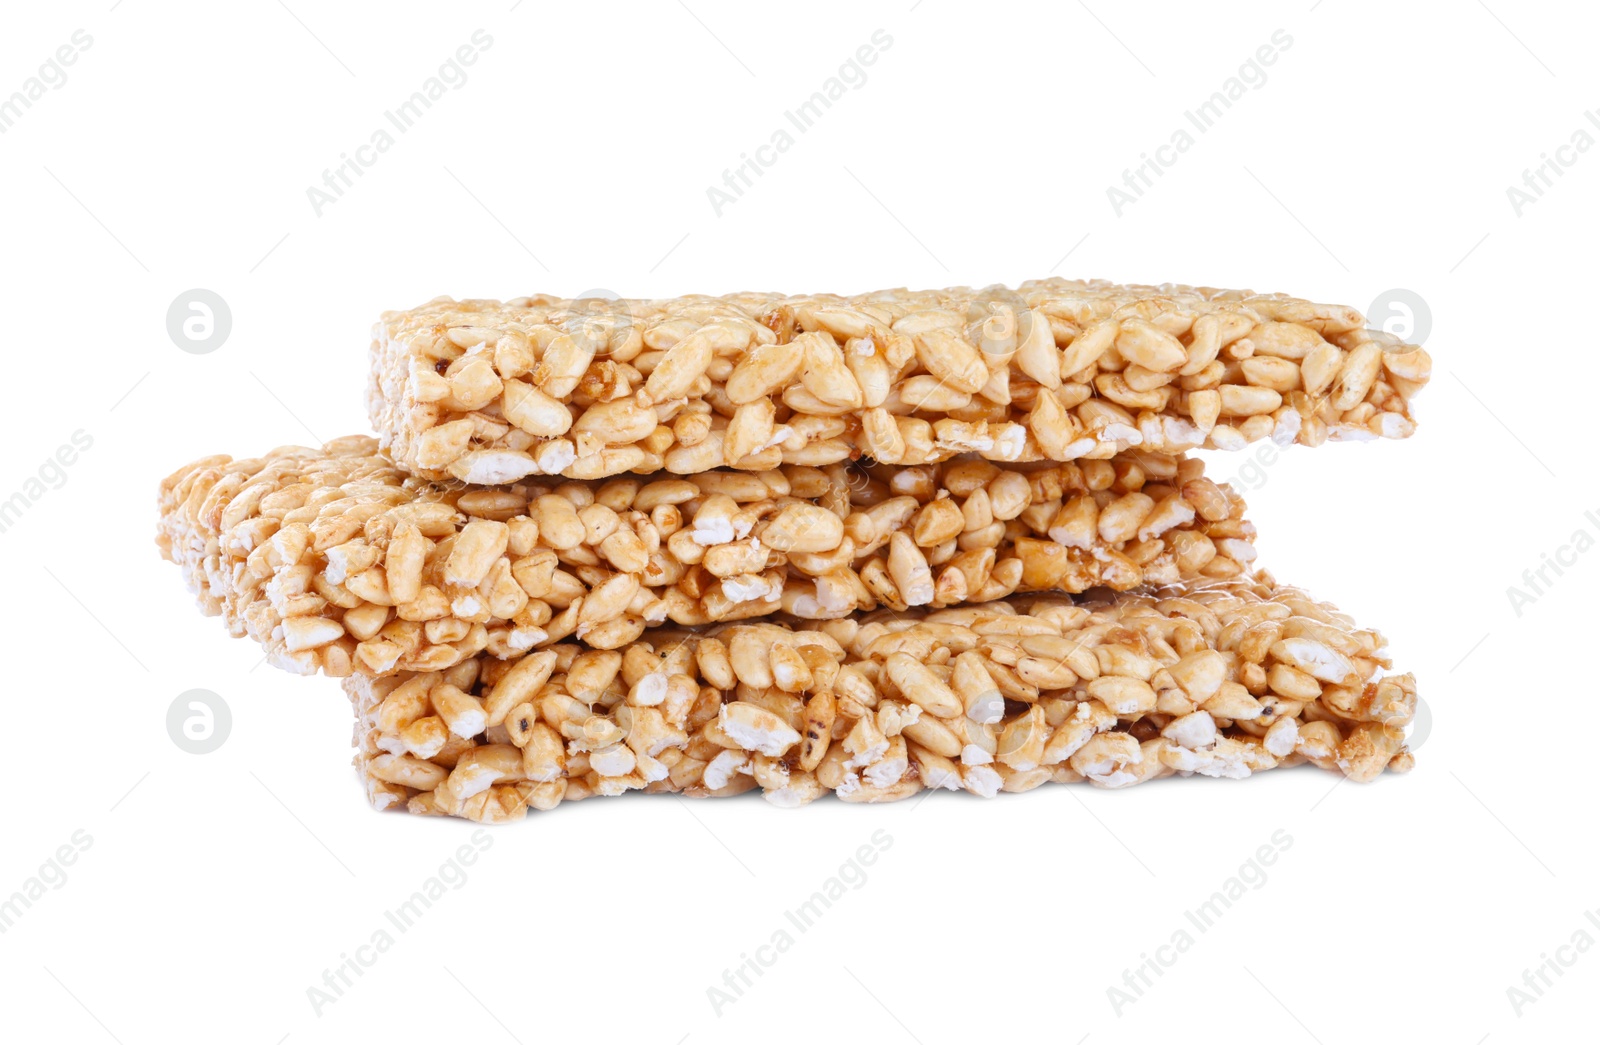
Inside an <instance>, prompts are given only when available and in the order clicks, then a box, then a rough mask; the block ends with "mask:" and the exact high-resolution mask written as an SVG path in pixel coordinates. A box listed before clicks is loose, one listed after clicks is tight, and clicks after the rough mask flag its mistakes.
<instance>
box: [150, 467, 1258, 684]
mask: <svg viewBox="0 0 1600 1045" xmlns="http://www.w3.org/2000/svg"><path fill="white" fill-rule="evenodd" d="M160 500H161V524H160V530H159V536H158V539H157V543H158V544H159V545H160V547H161V550H162V553H163V555H164V556H165V557H166V558H168V559H170V560H171V561H173V562H176V563H178V564H179V565H180V566H181V567H182V568H183V572H184V577H185V580H186V582H187V584H188V586H189V588H190V590H191V591H193V592H195V594H196V595H197V596H198V599H199V604H200V606H201V608H202V610H204V611H205V612H206V613H207V614H209V615H218V614H220V615H222V616H223V617H224V618H225V620H226V622H227V625H228V628H229V630H230V631H231V632H232V633H233V634H234V635H246V634H247V635H249V636H250V637H252V638H254V639H255V640H256V641H258V642H260V643H261V644H262V645H263V646H264V647H265V648H266V650H267V652H268V656H269V659H270V660H271V661H272V662H273V663H274V664H275V665H277V666H279V667H282V668H285V669H287V670H290V671H294V672H297V673H302V674H310V673H315V672H317V671H319V670H320V671H322V672H324V673H326V674H329V675H337V676H342V675H349V674H351V673H357V674H363V675H374V676H378V675H385V674H388V673H391V672H394V671H401V670H404V671H438V670H443V669H446V668H450V667H452V666H453V665H455V664H457V663H459V662H461V661H463V660H467V659H470V658H473V657H475V656H477V655H478V654H480V653H487V654H489V655H491V656H494V657H518V656H521V655H522V654H524V653H526V652H528V651H529V650H532V649H537V648H541V647H545V646H549V645H551V644H554V643H559V642H563V641H566V640H569V639H578V640H581V641H583V642H584V643H586V644H587V645H588V646H590V647H592V648H596V649H619V648H623V647H626V646H628V645H629V644H630V643H632V642H634V641H635V640H637V639H639V638H640V636H641V634H642V633H643V632H644V629H645V628H646V626H648V625H655V624H663V623H668V622H670V623H673V624H677V625H684V626H698V625H706V624H716V623H726V622H728V621H734V620H741V619H747V618H751V617H756V616H765V615H770V614H775V613H779V612H782V613H785V614H788V615H790V616H792V617H795V618H802V619H826V618H838V617H843V616H846V615H848V614H851V613H856V612H859V611H865V610H871V609H874V608H877V607H888V608H891V609H894V610H898V611H903V610H906V609H907V608H908V607H916V606H927V607H943V606H950V605H955V604H958V603H962V602H978V603H986V602H991V601H993V600H996V599H1000V598H1003V597H1006V596H1010V595H1012V594H1013V593H1015V592H1019V591H1021V592H1032V591H1046V590H1061V591H1067V592H1081V591H1084V590H1085V589H1087V588H1090V587H1092V586H1106V587H1110V588H1113V589H1119V590H1120V589H1128V588H1132V587H1135V586H1138V585H1143V584H1171V583H1175V582H1179V581H1188V580H1197V579H1205V578H1212V579H1221V578H1230V577H1237V576H1240V575H1243V574H1247V573H1248V572H1249V571H1250V569H1251V564H1252V562H1253V560H1254V558H1255V548H1254V546H1253V544H1252V538H1253V537H1254V535H1255V528H1254V526H1253V525H1252V524H1251V523H1249V522H1248V521H1247V520H1246V519H1245V518H1244V510H1245V506H1244V502H1243V501H1242V500H1241V499H1240V498H1239V497H1238V496H1237V495H1236V494H1235V493H1234V492H1233V490H1232V488H1231V487H1228V486H1226V485H1223V486H1219V485H1218V484H1216V483H1214V482H1212V481H1211V480H1209V479H1207V478H1206V477H1205V476H1204V474H1203V471H1202V465H1201V462H1200V461H1199V460H1197V459H1185V458H1176V457H1168V456H1161V455H1152V454H1139V453H1133V452H1129V453H1124V454H1121V455H1118V456H1117V457H1115V458H1112V459H1111V460H1107V461H1102V460H1084V461H1080V462H1074V463H1066V464H1054V463H1049V462H1046V463H1043V464H1041V465H1021V466H1004V467H1002V466H999V465H996V464H992V463H990V462H987V461H982V460H963V461H956V462H949V463H945V464H939V465H927V466H919V467H904V468H898V467H891V466H884V465H879V466H874V467H870V468H869V467H865V466H862V465H859V464H855V465H847V464H845V463H842V462H840V463H834V464H831V465H827V466H824V467H820V468H818V467H812V466H807V465H781V466H779V467H776V468H772V469H768V470H765V471H762V472H739V471H721V472H709V473H701V474H698V475H693V476H688V477H680V476H674V475H655V476H628V477H618V478H614V479H610V480H603V481H576V480H561V479H559V478H556V479H553V480H547V481H545V482H543V483H533V482H527V483H521V484H517V485H512V486H503V487H466V486H463V485H462V484H459V483H454V484H445V485H435V484H432V483H429V482H427V481H425V480H420V479H416V478H413V477H410V476H407V475H406V474H405V473H404V472H402V471H401V470H400V469H398V468H396V467H395V465H394V464H393V463H392V462H391V461H389V460H388V459H387V458H386V457H384V456H382V455H381V454H380V453H379V452H378V449H377V443H376V441H375V440H373V439H370V438H365V437H361V436H352V437H348V438H345V439H340V440H336V441H335V442H332V443H329V444H328V445H327V446H326V447H324V448H323V449H321V450H312V449H308V448H305V447H285V448H280V449H278V450H274V451H272V452H271V453H269V454H267V455H266V456H264V457H259V458H255V459H251V460H240V461H235V460H232V459H230V458H228V457H225V456H221V457H208V458H204V459H202V460H200V461H197V462H195V463H193V464H191V465H189V466H187V467H185V468H183V469H180V470H179V471H177V472H175V473H173V475H171V476H170V477H168V478H167V479H166V480H165V481H164V482H163V483H162V484H161V496H160Z"/></svg>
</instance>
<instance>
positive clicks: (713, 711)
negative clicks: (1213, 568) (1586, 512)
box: [344, 575, 1416, 822]
mask: <svg viewBox="0 0 1600 1045" xmlns="http://www.w3.org/2000/svg"><path fill="white" fill-rule="evenodd" d="M1389 666H1390V662H1389V657H1388V653H1387V649H1386V645H1385V642H1384V639H1383V637H1382V636H1381V635H1380V634H1378V633H1377V632H1375V631H1370V630H1365V629H1360V628H1357V627H1355V626H1354V624H1353V623H1352V622H1351V621H1350V619H1349V618H1348V617H1346V616H1344V615H1343V614H1340V613H1339V612H1338V611H1337V610H1335V609H1334V608H1333V607H1331V606H1329V605H1327V604H1325V603H1318V602H1315V601H1313V600H1312V599H1311V598H1310V597H1309V596H1307V595H1306V594H1305V593H1304V592H1302V591H1299V590H1297V589H1295V588H1290V587H1283V586H1278V585H1277V584H1275V583H1274V582H1273V581H1272V580H1271V578H1269V577H1266V576H1264V575H1261V576H1260V577H1259V579H1258V580H1256V581H1253V582H1251V581H1238V580H1235V581H1212V582H1205V583H1203V584H1201V585H1198V586H1194V587H1190V588H1168V589H1164V590H1159V591H1155V592H1153V593H1150V594H1121V595H1117V596H1115V597H1114V598H1111V599H1110V600H1108V601H1092V602H1088V603H1085V604H1081V605H1079V604H1074V603H1073V602H1072V601H1071V600H1070V599H1067V598H1063V597H1060V596H1054V597H1036V598H1016V599H1009V600H1001V601H996V602H991V603H986V604H983V605H979V606H968V607H963V608H960V609H947V610H938V611H930V612H920V613H915V614H912V615H895V614H889V613H880V614H876V615H869V616H866V617H857V618H851V619H845V620H833V621H824V622H811V623H806V624H797V625H795V626H792V627H790V626H784V625H780V624H775V623H766V622H758V623H735V624H726V625H717V626H713V627H709V628H703V629H696V630H682V631H673V630H667V629H654V630H652V631H651V632H649V633H648V634H647V636H646V638H645V639H644V640H640V641H637V642H634V643H632V644H630V645H628V646H627V647H625V648H623V649H618V650H593V649H587V648H585V647H583V646H581V645H579V644H574V643H562V644H560V645H557V646H555V647H552V648H550V649H546V650H542V651H539V652H537V653H530V654H528V655H526V656H524V657H522V658H520V659H514V660H499V659H496V658H493V657H487V656H478V657H474V658H471V659H469V660H465V661H462V662H461V663H459V664H456V665H455V666H453V667H451V668H448V669H446V670H444V671H439V672H425V673H411V672H405V673H401V674H399V675H394V676H390V677H387V678H382V679H372V678H366V677H362V676H352V677H350V678H349V679H347V680H346V681H345V684H344V685H345V690H346V692H347V693H348V694H349V696H350V699H351V701H352V703H353V705H354V710H355V715H356V728H355V746H356V748H357V754H356V758H355V763H356V766H357V768H358V773H359V776H360V778H361V780H362V782H363V783H364V785H365V787H366V790H367V793H368V796H369V798H370V799H371V801H372V804H373V805H374V806H375V807H377V808H379V809H406V810H409V811H411V812H413V813H427V814H448V815H451V816H460V817H466V818H469V819H473V820H480V821H485V822H499V821H506V820H514V819H519V818H520V817H522V816H523V815H524V813H525V811H526V809H527V808H528V807H530V806H531V807H532V808H534V809H541V810H545V809H550V808H552V807H554V806H556V805H557V804H559V803H560V802H562V801H563V800H565V801H572V800H576V799H581V798H588V797H590V796H593V795H618V794H622V793H624V792H626V791H630V790H643V791H646V792H678V793H682V794H685V795H692V796H701V797H708V796H709V797H720V796H726V795H735V794H739V793H741V792H744V791H748V790H752V789H754V788H758V787H759V788H760V789H761V791H762V793H763V795H764V797H766V798H767V800H768V801H771V802H773V803H774V804H776V805H780V806H798V805H804V804H805V803H807V802H810V801H812V800H813V799H815V798H818V797H820V796H822V795H823V794H825V793H827V792H829V791H832V792H833V793H834V794H836V795H838V796H839V797H840V798H842V799H844V800H845V801H849V802H883V801H894V800H898V799H902V798H907V797H909V796H911V795H913V794H916V793H917V792H918V791H921V790H922V789H923V788H947V789H950V790H957V789H964V790H967V791H971V792H974V793H976V794H980V795H984V796H986V797H987V796H992V795H995V794H997V793H998V792H1001V791H1027V790H1029V789H1031V788H1034V787H1037V786H1039V785H1040V784H1043V783H1045V782H1046V781H1056V782H1060V783H1076V782H1080V781H1083V780H1088V781H1089V782H1090V783H1092V784H1094V785H1096V786H1099V787H1107V788H1120V787H1127V786H1130V785H1133V784H1137V783H1141V782H1143V781H1146V780H1153V779H1156V778H1158V777H1163V776H1171V775H1173V774H1178V775H1182V776H1188V775H1192V774H1200V775H1202V776H1213V777H1227V778H1241V777H1247V776H1249V775H1250V774H1252V773H1258V772H1262V771H1264V770H1268V769H1273V768H1276V767H1278V766H1292V765H1297V764H1299V763H1301V762H1311V763H1313V764H1315V765H1317V766H1320V767H1322V768H1324V769H1331V770H1336V771H1338V772H1340V773H1343V774H1344V775H1345V776H1347V777H1349V778H1350V779H1352V780H1357V781H1370V780H1372V779H1374V778H1375V777H1377V776H1378V775H1379V774H1380V773H1381V772H1382V771H1383V770H1384V769H1385V768H1386V767H1387V768H1391V769H1393V770H1395V771H1397V772H1404V771H1406V770H1408V769H1410V768H1411V765H1412V756H1411V754H1410V753H1409V752H1408V751H1407V750H1406V746H1405V735H1404V727H1405V726H1406V725H1407V724H1408V723H1409V722H1410V721H1411V718H1412V716H1413V714H1414V712H1415V710H1416V687H1415V683H1414V680H1413V679H1412V677H1411V676H1410V675H1385V674H1383V672H1384V671H1386V669H1388V668H1389Z"/></svg>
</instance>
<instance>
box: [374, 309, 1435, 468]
mask: <svg viewBox="0 0 1600 1045" xmlns="http://www.w3.org/2000/svg"><path fill="white" fill-rule="evenodd" d="M1431 367H1432V362H1431V360H1430V359H1429V356H1428V353H1427V352H1426V351H1424V350H1423V349H1421V348H1418V347H1416V346H1413V345H1408V344H1405V343H1403V342H1401V341H1399V340H1398V339H1397V338H1395V337H1394V336H1392V335H1390V334H1387V333H1385V332H1382V331H1375V330H1368V329H1366V320H1365V319H1364V318H1363V317H1362V315H1361V313H1360V312H1358V311H1356V310H1355V309H1352V308H1348V307H1345V306H1339V305H1320V304H1314V303H1312V302H1309V301H1304V300H1301V299H1299V298H1294V297H1288V296H1286V295H1282V294H1255V293H1252V292H1250V291H1235V290H1218V289H1215V288H1209V287H1187V286H1179V285H1175V284H1163V285H1161V286H1123V285H1118V284H1113V283H1107V282H1104V281H1099V280H1095V281H1087V282H1085V281H1075V280H1064V279H1047V280H1037V281H1031V282H1027V283H1024V284H1022V285H1021V286H1020V287H1018V288H1017V289H1015V290H1012V289H1009V288H1006V287H987V288H984V289H981V290H974V289H971V288H965V287H963V288H954V289H949V290H928V291H907V290H884V291H876V292H873V293H867V294H860V295H855V296H852V297H841V296H837V295H831V294H819V295H810V296H799V297H788V296H783V295H779V294H759V293H746V294H732V295H728V296H726V297H720V298H718V297H706V296H690V297H683V298H676V299H668V300H656V301H645V300H606V299H600V298H591V299H584V300H563V299H559V298H555V297H550V296H544V295H541V296H536V297H527V298H516V299H513V300H511V301H506V302H499V301H488V300H470V301H459V302H458V301H453V300H451V299H449V298H437V299H435V300H433V301H430V302H428V303H427V304H426V305H423V306H421V307H420V308H415V309H412V310H410V311H407V312H388V313H385V314H384V315H383V317H382V319H381V320H380V321H379V322H378V323H377V325H376V326H375V327H374V330H373V342H372V374H371V378H370V381H369V384H368V390H367V406H368V412H369V414H370V416H371V419H372V423H373V425H374V427H375V429H376V431H377V432H378V434H379V436H380V438H381V440H382V443H383V445H384V447H385V448H386V449H388V451H389V452H390V454H391V456H392V457H393V459H394V460H395V462H396V463H397V464H398V465H399V466H400V467H402V468H405V469H407V470H408V471H410V472H412V473H414V474H417V475H420V476H423V477H426V478H429V479H433V480H446V479H452V478H453V479H458V480H463V481H466V482H471V483H507V482H515V481H517V480H519V479H522V478H524V477H527V476H530V475H557V474H559V475H562V476H566V477H568V478H574V479H598V478H602V477H605V476H610V475H616V474H620V473H623V472H654V471H667V472H672V473H676V474H680V475H687V474H694V473H697V472H703V471H706V470H708V469H712V468H718V467H733V468H741V469H749V470H755V471H761V470H767V469H771V468H775V467H777V466H778V465H780V464H790V465H811V466H820V465H827V464H832V463H835V462H838V461H843V460H846V459H849V458H855V457H858V456H861V455H863V454H865V455H869V456H871V457H872V458H874V459H876V460H877V461H878V462H880V463H883V464H892V465H916V464H929V463H934V462H938V461H944V460H947V459H949V458H951V457H954V456H956V455H958V454H963V453H976V454H978V455H981V456H982V457H985V458H988V459H989V460H992V461H1001V462H1027V461H1039V460H1052V461H1072V460H1077V459H1080V458H1091V459H1105V458H1109V457H1111V456H1113V455H1114V454H1116V453H1119V452H1121V451H1125V450H1128V449H1132V448H1139V449H1142V450H1144V451H1148V452H1155V453H1163V454H1175V453H1179V452H1181V451H1184V450H1187V449H1191V448H1196V447H1205V448H1212V449H1225V450H1233V449H1239V448H1241V447H1243V446H1245V445H1246V444H1248V443H1250V442H1252V441H1254V440H1258V439H1267V438H1270V439H1272V440H1273V441H1274V442H1276V443H1278V444H1279V445H1284V446H1287V445H1289V444H1291V443H1300V444H1302V445H1306V446H1317V445H1319V444H1321V443H1322V442H1324V441H1325V440H1327V439H1330V438H1332V439H1340V440H1366V439H1373V438H1380V437H1381V438H1390V439H1396V438H1404V437H1406V436H1409V435H1410V434H1411V433H1412V431H1413V430H1414V427H1415V425H1414V422H1413V420H1412V414H1411V405H1410V404H1411V399H1412V397H1413V396H1414V395H1415V394H1416V393H1417V392H1418V391H1419V390H1420V389H1421V388H1422V386H1423V385H1424V384H1426V383H1427V380H1428V377H1429V375H1430V372H1431Z"/></svg>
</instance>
